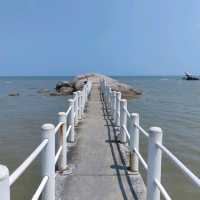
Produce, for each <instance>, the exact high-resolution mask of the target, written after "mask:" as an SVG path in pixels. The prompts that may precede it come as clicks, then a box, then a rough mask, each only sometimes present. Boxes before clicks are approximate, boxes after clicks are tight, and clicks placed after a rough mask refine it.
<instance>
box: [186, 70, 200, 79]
mask: <svg viewBox="0 0 200 200" xmlns="http://www.w3.org/2000/svg"><path fill="white" fill-rule="evenodd" d="M183 79H184V80H188V81H197V80H200V78H199V77H197V76H193V75H192V74H190V73H188V72H186V73H185V76H184V77H183Z"/></svg>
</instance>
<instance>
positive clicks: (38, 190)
mask: <svg viewBox="0 0 200 200" xmlns="http://www.w3.org/2000/svg"><path fill="white" fill-rule="evenodd" d="M48 178H49V177H48V176H45V177H43V179H42V181H41V183H40V185H39V187H38V189H37V190H36V192H35V194H34V195H33V197H32V199H31V200H38V199H39V198H40V195H41V194H42V191H43V190H44V188H45V186H46V184H47V181H48Z"/></svg>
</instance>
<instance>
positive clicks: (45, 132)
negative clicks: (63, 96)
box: [42, 124, 55, 200]
mask: <svg viewBox="0 0 200 200" xmlns="http://www.w3.org/2000/svg"><path fill="white" fill-rule="evenodd" d="M44 139H48V144H47V146H46V147H45V149H44V150H43V152H42V177H44V176H48V182H47V184H46V187H45V189H44V191H43V193H42V200H55V126H54V125H53V124H44V125H43V126H42V141H43V140H44Z"/></svg>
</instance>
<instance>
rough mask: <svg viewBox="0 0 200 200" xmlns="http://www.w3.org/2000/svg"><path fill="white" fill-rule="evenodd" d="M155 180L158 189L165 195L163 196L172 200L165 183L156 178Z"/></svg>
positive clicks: (167, 199)
mask: <svg viewBox="0 0 200 200" xmlns="http://www.w3.org/2000/svg"><path fill="white" fill-rule="evenodd" d="M154 182H155V184H156V186H157V187H158V189H159V190H160V192H161V194H162V195H163V197H164V198H165V199H166V200H172V198H171V197H170V196H169V194H168V192H167V191H166V190H165V188H164V187H163V185H162V184H161V183H160V182H159V181H158V180H157V179H155V180H154Z"/></svg>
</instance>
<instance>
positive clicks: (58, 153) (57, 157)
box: [55, 146, 63, 164]
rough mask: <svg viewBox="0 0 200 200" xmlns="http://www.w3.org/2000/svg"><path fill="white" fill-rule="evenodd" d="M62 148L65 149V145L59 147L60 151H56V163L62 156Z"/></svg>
mask: <svg viewBox="0 0 200 200" xmlns="http://www.w3.org/2000/svg"><path fill="white" fill-rule="evenodd" d="M62 149H63V147H62V146H60V147H59V149H58V151H57V153H56V156H55V164H56V163H57V162H58V159H59V157H60V154H61V152H62Z"/></svg>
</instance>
